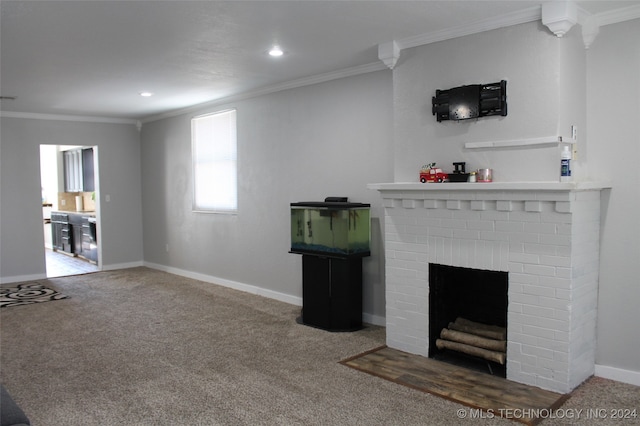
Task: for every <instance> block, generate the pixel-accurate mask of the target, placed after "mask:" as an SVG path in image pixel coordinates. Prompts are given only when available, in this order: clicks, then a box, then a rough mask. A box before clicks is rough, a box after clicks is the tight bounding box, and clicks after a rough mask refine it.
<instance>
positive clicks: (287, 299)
mask: <svg viewBox="0 0 640 426" xmlns="http://www.w3.org/2000/svg"><path fill="white" fill-rule="evenodd" d="M144 266H146V267H149V268H151V269H157V270H159V271H164V272H168V273H170V274H175V275H180V276H182V277H187V278H192V279H194V280H199V281H204V282H207V283H212V284H218V285H221V286H223V287H229V288H233V289H235V290H240V291H244V292H246V293H251V294H256V295H258V296H263V297H267V298H269V299H274V300H278V301H280V302H284V303H288V304H290V305H294V306H302V297H298V296H292V295H290V294H285V293H280V292H277V291H273V290H268V289H265V288H261V287H257V286H254V285H251V284H245V283H240V282H237V281H231V280H227V279H225V278H219V277H215V276H212V275H206V274H200V273H198V272H192V271H187V270H184V269H179V268H173V267H171V266H164V265H159V264H157V263H151V262H144ZM362 321H363V322H365V323H367V324H372V325H379V326H382V327H384V326H386V320H385V317H381V316H379V315H371V314H368V313H366V312H363V313H362Z"/></svg>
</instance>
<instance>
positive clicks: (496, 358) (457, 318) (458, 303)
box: [429, 263, 509, 377]
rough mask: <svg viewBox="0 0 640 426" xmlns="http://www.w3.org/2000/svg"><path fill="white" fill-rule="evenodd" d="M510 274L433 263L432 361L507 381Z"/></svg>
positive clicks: (431, 308) (430, 290)
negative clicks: (457, 366) (450, 364)
mask: <svg viewBox="0 0 640 426" xmlns="http://www.w3.org/2000/svg"><path fill="white" fill-rule="evenodd" d="M508 285H509V283H508V273H507V272H499V271H487V270H481V269H470V268H461V267H454V266H446V265H439V264H434V263H431V264H429V358H433V359H437V360H440V361H444V362H448V363H452V364H455V365H459V366H461V367H465V368H469V369H472V370H475V371H480V372H485V373H489V374H493V375H496V376H500V377H506V373H507V357H506V340H507V337H506V329H507V305H508V296H507V290H508Z"/></svg>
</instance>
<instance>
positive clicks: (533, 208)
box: [524, 201, 542, 212]
mask: <svg viewBox="0 0 640 426" xmlns="http://www.w3.org/2000/svg"><path fill="white" fill-rule="evenodd" d="M524 209H525V210H526V211H528V212H541V211H542V203H541V202H540V201H525V203H524Z"/></svg>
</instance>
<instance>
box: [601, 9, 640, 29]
mask: <svg viewBox="0 0 640 426" xmlns="http://www.w3.org/2000/svg"><path fill="white" fill-rule="evenodd" d="M594 16H596V17H597V18H598V22H599V24H600V26H603V25H611V24H617V23H620V22H624V21H631V20H633V19H638V18H640V4H636V5H633V6H628V7H623V8H620V9H615V10H610V11H608V12H602V13H598V14H597V15H594Z"/></svg>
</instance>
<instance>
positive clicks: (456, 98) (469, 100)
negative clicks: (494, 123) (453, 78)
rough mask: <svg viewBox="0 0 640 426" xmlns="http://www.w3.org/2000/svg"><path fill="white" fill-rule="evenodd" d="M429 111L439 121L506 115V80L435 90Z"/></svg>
mask: <svg viewBox="0 0 640 426" xmlns="http://www.w3.org/2000/svg"><path fill="white" fill-rule="evenodd" d="M431 104H432V107H431V113H432V114H433V115H435V116H436V119H437V120H438V121H439V122H440V121H445V120H467V119H470V118H479V117H487V116H491V115H500V116H506V115H507V81H506V80H501V81H500V82H497V83H489V84H472V85H468V86H459V87H454V88H451V89H448V90H436V95H435V96H434V97H433V98H432V99H431Z"/></svg>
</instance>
